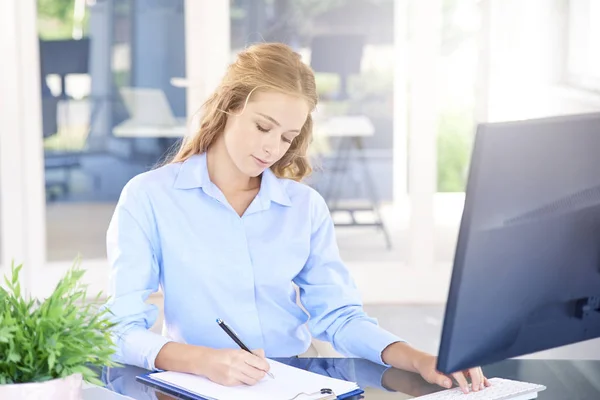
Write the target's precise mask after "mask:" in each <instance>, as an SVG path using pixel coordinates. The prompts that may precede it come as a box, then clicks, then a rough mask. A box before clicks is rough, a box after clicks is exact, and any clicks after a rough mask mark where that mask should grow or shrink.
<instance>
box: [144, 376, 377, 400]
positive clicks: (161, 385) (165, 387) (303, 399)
mask: <svg viewBox="0 0 600 400" xmlns="http://www.w3.org/2000/svg"><path fill="white" fill-rule="evenodd" d="M155 372H158V371H153V372H148V373H146V374H143V375H139V376H137V377H136V378H135V379H136V380H137V381H139V382H141V383H144V384H146V385H148V386H151V387H153V388H155V389H157V390H160V391H161V392H164V393H165V394H168V395H170V396H174V397H176V398H178V399H183V400H218V399H214V398H211V397H202V396H199V395H198V394H196V393H193V392H190V391H188V390H186V389H183V388H180V387H178V386H173V385H170V384H168V383H166V382H162V381H159V380H157V379H154V378H152V377H151V376H150V375H151V374H153V373H155ZM364 392H365V391H364V390H362V389H360V388H359V389H356V390H354V391H352V392H348V393H344V394H341V395H336V394H335V393H333V394H331V393H323V394H322V395H320V394H318V393H316V394H312V395H304V396H300V395H299V396H298V397H297V400H333V399H339V400H344V399H351V398H352V397H354V396H358V395H360V394H363V393H364ZM283 400H288V399H283Z"/></svg>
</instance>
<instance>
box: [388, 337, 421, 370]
mask: <svg viewBox="0 0 600 400" xmlns="http://www.w3.org/2000/svg"><path fill="white" fill-rule="evenodd" d="M429 356H430V355H429V354H427V353H425V352H422V351H420V350H417V349H415V348H414V347H411V346H410V345H409V344H407V343H404V342H395V343H392V344H390V345H389V346H387V347H386V348H385V349H384V350H383V352H382V353H381V359H382V360H383V362H384V363H386V364H388V365H391V366H393V367H396V368H398V369H402V370H404V371H410V372H417V373H418V372H419V371H418V368H417V365H418V364H419V362H420V361H421V360H422V359H423V358H425V357H429Z"/></svg>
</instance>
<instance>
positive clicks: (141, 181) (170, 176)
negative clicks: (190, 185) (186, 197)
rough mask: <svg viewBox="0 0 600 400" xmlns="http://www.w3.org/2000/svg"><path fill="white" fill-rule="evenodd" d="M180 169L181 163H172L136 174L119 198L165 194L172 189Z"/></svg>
mask: <svg viewBox="0 0 600 400" xmlns="http://www.w3.org/2000/svg"><path fill="white" fill-rule="evenodd" d="M180 169H181V163H172V164H166V165H164V166H161V167H158V168H155V169H152V170H150V171H146V172H143V173H141V174H138V175H136V176H134V177H133V178H131V179H130V180H129V181H128V182H127V184H125V187H124V188H123V192H122V194H121V196H134V197H138V198H140V197H152V196H153V195H156V194H158V193H165V191H168V190H171V189H173V185H174V182H175V179H176V178H177V175H178V174H179V170H180Z"/></svg>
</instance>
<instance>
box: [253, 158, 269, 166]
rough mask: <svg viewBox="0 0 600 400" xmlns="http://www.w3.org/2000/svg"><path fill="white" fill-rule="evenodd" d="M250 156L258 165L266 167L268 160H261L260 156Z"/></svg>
mask: <svg viewBox="0 0 600 400" xmlns="http://www.w3.org/2000/svg"><path fill="white" fill-rule="evenodd" d="M252 158H254V160H255V161H256V163H257V164H258V165H260V166H261V167H267V166H269V164H270V163H269V162H268V161H265V160H263V159H261V158H258V157H255V156H252Z"/></svg>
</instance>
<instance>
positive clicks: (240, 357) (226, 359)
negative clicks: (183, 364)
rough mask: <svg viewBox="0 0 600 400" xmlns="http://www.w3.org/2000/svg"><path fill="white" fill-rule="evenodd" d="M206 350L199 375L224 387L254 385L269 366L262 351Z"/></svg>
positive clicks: (262, 376)
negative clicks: (251, 352)
mask: <svg viewBox="0 0 600 400" xmlns="http://www.w3.org/2000/svg"><path fill="white" fill-rule="evenodd" d="M253 353H254V354H250V353H248V352H247V351H244V350H233V349H206V353H205V354H204V360H203V362H202V364H203V368H202V369H203V371H201V375H204V376H206V377H207V378H208V379H210V380H211V381H213V382H215V383H218V384H220V385H224V386H238V385H254V384H256V383H257V382H259V381H260V380H261V379H263V378H264V377H265V373H266V372H267V371H269V368H270V365H269V363H268V362H267V360H266V359H265V352H264V351H263V350H254V351H253Z"/></svg>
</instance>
